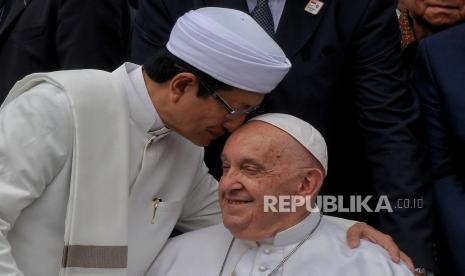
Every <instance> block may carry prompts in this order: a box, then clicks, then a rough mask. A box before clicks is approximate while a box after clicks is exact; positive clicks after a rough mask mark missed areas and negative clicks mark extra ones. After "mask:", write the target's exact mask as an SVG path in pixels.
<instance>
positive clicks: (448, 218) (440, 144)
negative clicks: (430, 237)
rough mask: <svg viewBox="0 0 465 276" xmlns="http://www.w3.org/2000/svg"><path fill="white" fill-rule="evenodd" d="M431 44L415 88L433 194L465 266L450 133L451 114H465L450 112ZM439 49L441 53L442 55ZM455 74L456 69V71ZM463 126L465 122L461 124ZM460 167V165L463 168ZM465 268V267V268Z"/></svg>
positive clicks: (463, 194) (461, 198) (424, 47)
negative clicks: (429, 159) (437, 72)
mask: <svg viewBox="0 0 465 276" xmlns="http://www.w3.org/2000/svg"><path fill="white" fill-rule="evenodd" d="M427 42H428V41H427V40H425V41H424V43H421V44H420V46H419V50H418V56H417V62H416V71H415V74H414V85H415V88H416V90H417V92H418V95H420V98H421V105H422V115H423V116H424V118H425V120H426V126H427V138H428V143H429V148H430V151H431V160H432V167H433V191H434V199H435V202H436V203H437V204H436V206H437V208H436V210H437V214H438V219H439V221H440V222H441V227H442V229H443V232H444V236H445V237H447V238H446V241H447V242H449V244H448V246H449V248H450V249H451V250H450V254H451V256H452V257H453V259H454V261H455V262H456V263H457V264H459V263H463V262H461V260H463V255H462V253H461V251H462V249H463V248H465V237H464V233H465V221H464V220H463V215H464V214H465V190H464V187H465V183H464V182H463V181H461V180H460V177H459V173H458V171H457V169H459V167H458V166H457V165H456V162H454V157H453V156H454V152H453V151H454V147H453V145H452V141H453V138H452V137H451V133H453V131H452V130H451V129H449V126H450V125H451V124H450V122H449V120H448V118H447V117H448V116H447V113H449V112H464V111H463V110H447V109H446V105H445V103H444V101H445V99H444V98H445V96H446V95H445V93H447V92H446V91H441V89H440V88H439V85H438V84H437V83H436V79H435V75H436V74H434V70H435V69H436V68H435V67H434V65H433V64H432V63H431V62H430V59H429V56H430V54H429V48H428V45H429V44H428V43H427ZM442 49H443V48H441V49H437V48H436V50H437V51H441V50H442ZM452 70H454V69H452ZM464 114H465V113H464ZM458 125H459V126H462V125H463V122H459V123H458ZM459 166H460V165H459ZM462 267H463V265H462Z"/></svg>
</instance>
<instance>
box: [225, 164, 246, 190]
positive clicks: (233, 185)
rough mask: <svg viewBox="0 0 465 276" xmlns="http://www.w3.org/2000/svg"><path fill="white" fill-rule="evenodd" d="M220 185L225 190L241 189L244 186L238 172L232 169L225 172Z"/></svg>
mask: <svg viewBox="0 0 465 276" xmlns="http://www.w3.org/2000/svg"><path fill="white" fill-rule="evenodd" d="M219 185H220V189H221V190H223V191H232V190H240V189H242V187H243V186H242V184H241V182H240V181H239V179H238V176H237V174H236V173H235V172H234V171H233V170H231V169H230V170H228V171H227V172H224V173H223V175H222V176H221V178H220V183H219Z"/></svg>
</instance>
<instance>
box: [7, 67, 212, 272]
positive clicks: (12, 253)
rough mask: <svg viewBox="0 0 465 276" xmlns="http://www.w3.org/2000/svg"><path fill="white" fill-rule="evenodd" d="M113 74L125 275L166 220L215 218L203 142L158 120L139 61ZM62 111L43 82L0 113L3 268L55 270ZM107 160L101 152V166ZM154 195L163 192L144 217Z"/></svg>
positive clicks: (65, 134) (148, 254) (67, 150)
mask: <svg viewBox="0 0 465 276" xmlns="http://www.w3.org/2000/svg"><path fill="white" fill-rule="evenodd" d="M112 75H114V76H115V77H116V78H117V79H119V80H120V85H121V88H122V91H125V93H126V94H127V103H128V107H129V118H128V120H129V156H130V161H131V162H130V168H129V176H130V177H129V179H130V181H129V182H130V183H128V188H129V191H130V196H129V197H130V198H129V237H128V247H129V249H128V251H129V252H128V275H131V276H137V275H144V273H145V272H146V271H147V269H148V268H149V266H150V264H151V263H152V262H153V259H154V258H155V256H156V255H157V254H158V252H159V251H160V249H161V248H162V246H163V245H164V243H165V242H166V240H167V239H168V237H169V235H170V233H171V231H172V229H173V228H174V227H175V225H176V227H178V228H179V229H182V230H185V231H188V230H193V229H198V228H201V227H205V226H208V225H213V224H215V223H218V222H219V221H220V216H219V209H218V206H217V182H216V181H215V180H214V179H213V178H212V177H211V176H210V175H209V174H208V173H207V168H206V167H205V165H204V163H203V148H201V147H197V146H195V145H193V144H192V143H191V142H189V141H188V140H186V139H184V138H183V137H181V136H179V135H178V134H176V133H174V132H169V131H168V130H167V129H166V128H165V127H164V125H163V123H162V121H161V120H160V118H159V117H158V114H157V112H156V111H155V109H154V108H153V105H152V103H151V101H150V98H149V96H148V94H147V90H146V87H145V84H144V80H143V76H142V70H141V67H140V66H136V65H134V64H129V63H126V64H124V65H122V66H121V67H120V68H118V69H117V70H115V71H114V72H113V73H112ZM83 81H85V80H83ZM105 104H109V105H111V104H112V103H111V101H109V102H108V103H105ZM105 104H102V109H104V108H105ZM90 112H96V113H98V112H99V110H92V111H90ZM71 114H72V110H71V107H70V104H69V101H68V98H67V97H66V95H65V93H64V92H63V91H61V90H60V89H58V88H57V87H55V86H52V85H49V84H47V83H43V84H40V85H37V86H35V87H34V88H32V89H31V90H30V91H28V92H26V93H25V94H24V95H22V96H20V97H18V98H16V99H15V100H13V101H12V102H11V103H10V104H9V105H7V106H6V107H5V108H4V109H3V110H2V112H1V113H0V275H2V276H22V275H23V274H24V275H27V276H29V275H33V276H55V275H58V272H59V269H60V265H61V256H62V251H63V235H64V230H65V223H64V222H65V215H66V206H67V201H68V194H69V181H70V173H71V153H72V145H73V129H74V127H73V120H72V115H71ZM109 123H117V122H109ZM111 142H112V137H108V143H111ZM107 161H108V160H105V156H101V164H102V166H105V164H107ZM96 169H98V168H96ZM111 196H112V192H111V191H108V197H111ZM154 197H158V198H161V199H162V200H163V201H162V202H161V203H160V205H159V207H158V209H157V212H156V216H155V221H154V223H152V213H153V202H152V200H153V198H154ZM113 204H115V205H117V204H118V202H114V203H113Z"/></svg>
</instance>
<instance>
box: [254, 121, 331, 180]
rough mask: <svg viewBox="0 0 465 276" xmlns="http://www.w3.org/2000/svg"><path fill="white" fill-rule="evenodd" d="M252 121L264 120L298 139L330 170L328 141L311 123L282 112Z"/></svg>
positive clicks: (324, 167)
mask: <svg viewBox="0 0 465 276" xmlns="http://www.w3.org/2000/svg"><path fill="white" fill-rule="evenodd" d="M250 121H262V122H265V123H268V124H270V125H273V126H275V127H277V128H279V129H281V130H283V131H285V132H286V133H288V134H289V135H291V136H292V137H294V139H296V140H297V142H299V143H300V144H301V145H302V146H304V148H306V149H307V150H308V151H309V152H310V153H311V154H312V155H313V156H314V157H315V158H316V159H317V160H318V162H320V164H321V166H322V167H323V169H324V170H325V176H326V174H327V172H328V151H327V149H326V142H325V139H324V138H323V136H322V135H321V133H320V132H319V131H318V130H317V129H316V128H314V127H313V126H312V125H310V124H309V123H307V122H305V121H304V120H302V119H299V118H297V117H294V116H291V115H288V114H282V113H267V114H263V115H260V116H257V117H254V118H252V119H250Z"/></svg>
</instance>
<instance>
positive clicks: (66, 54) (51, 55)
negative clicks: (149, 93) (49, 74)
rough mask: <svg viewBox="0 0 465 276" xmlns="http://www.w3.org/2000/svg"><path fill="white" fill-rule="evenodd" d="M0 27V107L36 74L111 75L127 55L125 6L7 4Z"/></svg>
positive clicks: (79, 0)
mask: <svg viewBox="0 0 465 276" xmlns="http://www.w3.org/2000/svg"><path fill="white" fill-rule="evenodd" d="M8 1H12V6H11V8H10V9H9V12H8V14H7V17H6V19H5V21H4V22H3V24H2V25H1V27H0V72H1V73H0V102H2V101H3V99H4V98H5V97H6V95H7V94H8V92H9V90H10V88H11V87H12V86H13V85H14V83H15V82H16V81H18V80H19V79H21V78H22V77H24V76H25V75H28V74H30V73H34V72H42V71H55V70H61V69H80V68H95V69H103V70H113V69H115V68H116V67H117V66H118V65H120V64H121V63H123V62H124V61H125V59H126V57H127V55H128V52H129V50H128V49H129V47H128V46H129V38H130V37H129V36H130V35H129V30H130V18H129V7H128V4H127V2H126V0H98V1H96V0H8Z"/></svg>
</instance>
